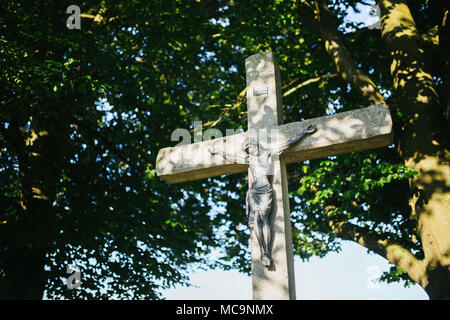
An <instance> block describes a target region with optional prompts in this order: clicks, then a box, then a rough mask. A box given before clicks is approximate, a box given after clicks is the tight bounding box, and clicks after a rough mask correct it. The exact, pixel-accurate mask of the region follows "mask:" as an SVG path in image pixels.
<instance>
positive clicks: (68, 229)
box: [0, 0, 450, 299]
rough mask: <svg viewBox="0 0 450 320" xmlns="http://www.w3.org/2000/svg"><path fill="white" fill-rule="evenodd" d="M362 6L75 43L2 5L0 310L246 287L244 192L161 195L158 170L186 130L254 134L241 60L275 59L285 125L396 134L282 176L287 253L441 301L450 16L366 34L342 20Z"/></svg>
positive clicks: (247, 9)
mask: <svg viewBox="0 0 450 320" xmlns="http://www.w3.org/2000/svg"><path fill="white" fill-rule="evenodd" d="M361 4H365V1H345V0H333V1H325V0H316V1H314V0H311V1H309V0H297V1H275V2H273V3H270V2H267V1H263V0H254V1H251V2H244V1H242V2H240V1H219V0H217V1H208V2H207V3H206V2H205V1H198V2H197V1H195V2H194V1H165V2H164V1H151V2H148V1H133V2H126V3H120V2H119V1H101V2H100V3H95V2H90V1H84V2H82V3H80V4H79V6H80V8H81V12H82V14H81V17H82V19H81V29H80V30H77V29H73V30H69V29H68V28H66V26H65V20H66V19H67V17H68V14H67V13H66V8H67V6H68V5H69V4H67V6H65V5H62V4H60V3H59V2H58V3H57V2H52V1H43V2H40V3H39V5H38V4H28V3H26V4H16V3H14V2H12V1H6V2H4V3H3V4H2V5H1V9H2V12H6V14H5V15H4V16H2V17H1V18H0V42H1V47H0V63H1V64H2V68H1V69H0V70H1V77H0V81H1V83H0V88H1V89H0V90H1V99H0V103H1V108H0V121H1V125H0V145H1V146H0V148H1V149H0V150H1V154H0V158H1V171H0V181H1V184H2V186H3V188H2V193H1V197H0V201H1V208H2V211H1V213H0V223H1V224H0V243H1V247H0V274H1V275H2V277H1V278H0V296H1V297H2V298H29V299H39V298H41V297H42V295H43V292H44V290H45V292H46V295H47V296H48V297H58V296H63V297H67V298H107V297H110V296H114V297H117V298H123V297H133V298H158V297H159V294H158V288H161V287H168V286H171V285H173V284H175V283H186V280H187V278H186V275H185V272H184V271H185V270H186V269H187V268H188V267H189V266H190V265H192V264H198V265H201V266H204V267H220V268H224V269H229V268H238V269H240V270H241V271H243V272H249V267H250V262H249V261H250V260H249V258H248V257H249V252H248V248H247V246H248V232H243V231H239V230H237V229H236V226H238V225H239V224H242V223H244V221H245V213H244V212H245V211H244V208H243V206H244V200H243V199H244V198H245V197H244V195H245V191H246V188H247V186H246V182H245V176H244V175H236V176H231V177H221V178H218V179H208V180H205V181H200V182H192V183H184V184H180V185H171V186H169V185H167V184H166V183H164V182H163V181H161V180H160V179H159V178H158V177H156V175H155V170H154V164H155V157H156V154H157V152H158V150H159V149H160V148H162V147H165V146H169V145H173V144H174V142H172V141H170V137H171V133H172V132H173V131H174V130H175V129H177V128H191V129H192V124H193V122H194V121H199V120H200V121H203V125H204V127H207V128H209V127H215V128H217V129H219V130H221V131H223V132H225V129H227V128H233V129H237V128H243V129H245V124H246V120H245V114H246V103H245V94H244V93H245V91H244V89H245V78H244V74H245V71H244V65H243V62H244V58H245V57H247V56H249V55H251V54H254V53H257V52H260V51H263V50H271V51H273V52H275V54H276V55H277V59H278V62H279V64H280V69H281V73H282V83H283V103H284V105H285V114H284V118H285V121H286V122H288V121H299V120H301V119H306V118H312V117H315V116H323V115H324V114H327V113H334V112H341V111H346V110H350V109H355V108H358V107H363V106H367V105H368V104H370V103H387V104H388V105H389V108H390V110H391V114H392V116H393V118H394V126H395V134H394V139H395V141H394V145H393V146H391V147H389V148H383V149H380V150H376V151H370V152H360V153H354V154H348V155H342V156H337V157H330V158H328V159H321V160H313V161H307V162H304V163H303V164H296V165H291V166H290V167H288V169H289V175H290V179H289V182H290V190H295V192H293V194H292V198H291V208H293V211H294V212H293V215H292V222H293V226H294V228H293V232H294V249H295V253H296V254H297V255H299V256H300V257H301V258H302V259H308V258H309V257H311V256H312V255H318V256H324V255H326V254H327V253H328V252H330V251H339V250H340V243H341V240H342V239H344V240H351V241H356V242H357V243H359V244H360V245H363V246H365V247H366V248H367V249H368V250H370V251H373V252H375V253H377V254H379V255H381V256H383V257H385V258H386V259H387V260H389V261H390V262H391V263H392V268H391V271H390V272H388V273H385V274H384V275H383V277H382V278H383V279H384V280H385V281H401V280H402V281H406V282H405V283H406V284H410V283H417V284H419V285H421V286H422V287H423V288H424V290H425V291H426V292H427V293H428V295H429V296H430V298H432V299H444V298H445V299H448V298H450V269H449V268H450V262H449V256H450V237H449V236H448V234H449V231H450V230H449V221H450V211H449V209H448V207H449V206H448V201H449V188H448V187H449V183H450V181H449V180H450V179H449V176H450V174H449V164H448V151H447V150H448V144H447V143H448V142H447V140H446V138H447V135H448V131H447V130H448V129H447V126H448V117H449V116H448V114H449V107H448V106H449V102H448V92H449V90H448V83H449V82H448V75H449V74H450V73H449V72H448V71H449V63H448V55H446V54H445V53H446V52H448V45H449V41H448V22H447V21H448V20H447V17H448V8H447V7H445V5H443V4H441V3H440V2H439V1H414V2H413V1H380V2H379V4H378V5H379V6H380V8H381V30H376V29H374V30H369V29H367V28H361V27H359V26H358V25H357V24H355V23H352V22H349V21H347V20H345V19H344V18H345V16H346V14H347V12H348V10H350V8H353V9H355V10H358V8H359V6H360V5H361ZM446 50H447V51H446ZM212 203H215V204H216V205H217V206H219V207H223V209H222V210H220V209H219V210H212V208H213V207H212ZM219 227H220V230H221V232H220V233H218V232H217V230H218V229H219ZM213 248H222V250H223V255H222V256H221V257H219V258H218V259H217V260H216V261H211V260H210V259H208V256H207V253H208V252H209V251H210V250H211V249H213ZM72 263H77V264H80V265H81V271H82V284H81V289H80V290H67V287H66V286H65V282H64V281H65V279H66V278H67V276H68V275H67V274H65V272H66V269H67V267H68V266H69V265H70V264H72ZM102 288H103V289H102ZM101 289H102V290H101Z"/></svg>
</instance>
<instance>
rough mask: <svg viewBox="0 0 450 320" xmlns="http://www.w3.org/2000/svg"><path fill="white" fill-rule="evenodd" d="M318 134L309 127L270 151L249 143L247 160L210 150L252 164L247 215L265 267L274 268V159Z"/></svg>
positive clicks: (246, 148)
mask: <svg viewBox="0 0 450 320" xmlns="http://www.w3.org/2000/svg"><path fill="white" fill-rule="evenodd" d="M315 131H316V126H315V125H313V124H311V125H309V126H308V127H307V128H306V129H305V130H304V131H303V132H302V133H300V134H298V135H296V136H294V137H293V138H291V139H289V140H288V141H286V142H285V143H283V144H280V145H279V146H277V147H276V148H273V149H268V148H266V147H264V146H262V145H261V144H260V143H259V142H258V141H257V140H256V139H254V138H251V137H249V138H247V139H245V142H244V146H243V150H244V152H245V153H246V157H245V158H244V157H241V156H239V155H235V154H230V153H227V152H224V151H222V150H217V149H216V148H215V146H213V147H211V148H209V152H210V154H211V155H215V154H218V155H221V156H222V157H223V158H225V159H226V160H227V161H230V162H233V163H240V164H248V166H249V168H250V172H251V175H252V178H253V180H252V184H251V186H249V190H248V192H247V197H246V213H247V218H248V225H249V227H250V230H252V231H254V232H255V234H256V238H257V239H258V242H259V247H260V249H261V263H262V264H263V265H264V266H266V267H268V268H269V267H270V266H271V265H272V263H273V261H272V257H271V248H270V241H271V228H270V222H269V215H270V212H271V209H272V199H273V190H272V186H271V183H270V181H269V176H270V173H271V167H272V156H273V155H279V156H280V155H281V154H282V153H283V152H284V151H286V150H287V149H289V148H290V147H291V146H293V145H294V144H296V143H297V142H298V141H300V139H302V138H303V137H304V136H305V135H306V134H311V133H314V132H315Z"/></svg>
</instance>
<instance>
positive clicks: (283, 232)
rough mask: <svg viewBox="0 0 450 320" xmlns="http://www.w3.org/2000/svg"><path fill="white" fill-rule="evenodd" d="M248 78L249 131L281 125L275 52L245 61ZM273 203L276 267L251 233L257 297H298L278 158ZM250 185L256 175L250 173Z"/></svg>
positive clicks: (285, 187)
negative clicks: (266, 263) (268, 262)
mask: <svg viewBox="0 0 450 320" xmlns="http://www.w3.org/2000/svg"><path fill="white" fill-rule="evenodd" d="M245 69H246V79H247V111H248V130H249V131H256V132H258V131H262V130H265V131H266V132H268V131H270V130H273V129H276V128H278V126H279V125H281V124H282V118H281V108H282V99H281V79H280V70H279V67H278V64H277V62H276V60H275V57H274V55H273V54H272V52H263V53H259V54H255V55H253V56H250V57H248V58H247V59H246V60H245ZM272 170H273V171H272V173H273V181H272V188H273V204H272V211H271V213H270V224H271V230H272V235H271V246H270V247H271V252H272V259H273V266H272V268H266V267H264V266H263V265H262V264H261V262H260V261H259V256H260V253H259V251H260V248H259V245H258V241H257V239H256V236H255V233H254V232H252V233H251V240H250V247H251V254H252V285H253V299H254V300H289V299H290V300H295V298H296V297H295V277H294V257H293V247H292V227H291V220H290V209H289V191H288V183H287V174H286V164H285V162H284V161H283V159H281V158H277V159H274V161H273V167H272ZM248 176H249V185H251V183H252V181H251V177H252V175H251V174H250V172H249V175H248Z"/></svg>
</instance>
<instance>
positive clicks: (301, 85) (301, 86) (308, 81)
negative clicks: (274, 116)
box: [283, 73, 338, 97]
mask: <svg viewBox="0 0 450 320" xmlns="http://www.w3.org/2000/svg"><path fill="white" fill-rule="evenodd" d="M337 76H338V74H337V73H333V74H326V75H322V76H319V77H316V78H311V79H308V80H306V81H303V82H302V83H300V84H298V85H296V86H295V87H293V88H291V89H289V90H288V91H286V92H285V93H283V97H287V96H288V95H290V94H291V93H293V92H295V91H297V90H298V89H300V88H303V87H304V86H307V85H308V84H311V83H314V82H318V81H320V80H323V79H330V78H334V77H337Z"/></svg>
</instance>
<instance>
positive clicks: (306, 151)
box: [156, 52, 392, 300]
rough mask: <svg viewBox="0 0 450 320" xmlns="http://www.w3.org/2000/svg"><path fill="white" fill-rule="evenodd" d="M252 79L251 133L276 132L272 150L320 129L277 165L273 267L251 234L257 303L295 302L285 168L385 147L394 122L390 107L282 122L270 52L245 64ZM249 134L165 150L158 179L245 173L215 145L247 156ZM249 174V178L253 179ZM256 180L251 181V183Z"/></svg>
mask: <svg viewBox="0 0 450 320" xmlns="http://www.w3.org/2000/svg"><path fill="white" fill-rule="evenodd" d="M245 68H246V75H247V108H248V129H249V131H251V130H260V129H265V130H275V131H276V133H277V134H276V136H277V138H276V139H268V140H267V141H266V142H265V143H266V144H267V145H268V147H271V146H275V144H279V143H286V141H288V140H289V139H292V138H293V137H295V136H297V135H299V134H300V133H301V132H303V131H304V130H305V128H307V127H308V126H309V125H311V124H313V125H315V127H316V128H317V131H316V132H315V133H314V134H311V135H307V136H305V137H304V138H303V139H302V140H301V142H300V143H297V144H296V145H294V146H293V147H292V148H290V149H289V150H287V151H286V154H284V155H283V156H281V157H280V158H277V159H275V160H274V161H273V163H272V164H273V167H272V174H273V179H272V189H273V203H272V209H271V210H272V211H271V213H270V218H269V219H270V225H271V231H272V236H271V244H270V247H271V253H272V259H273V267H271V268H267V267H264V265H262V264H261V262H260V259H259V258H260V253H259V252H260V248H259V245H258V241H257V240H256V238H255V235H254V233H255V232H251V240H250V247H251V254H252V284H253V299H255V300H269V299H274V300H275V299H283V300H287V299H295V298H296V297H295V279H294V259H293V245H292V230H291V221H290V209H289V191H288V183H287V174H286V164H287V163H292V162H298V161H303V160H308V159H316V158H322V157H327V156H330V155H338V154H344V153H349V152H353V151H359V150H367V149H373V148H379V147H384V146H387V145H390V144H391V143H392V120H391V116H390V113H389V111H388V109H387V107H386V106H385V105H372V106H369V107H366V108H363V109H356V110H353V111H347V112H342V113H338V114H334V115H329V116H324V117H320V118H314V119H308V120H305V121H302V122H293V123H288V124H284V125H283V124H282V101H281V96H282V93H281V80H280V71H279V68H278V64H277V62H276V61H275V58H274V55H273V54H272V53H271V52H264V53H259V54H256V55H253V56H251V57H249V58H247V59H246V60H245ZM245 138H246V134H245V133H237V134H233V135H228V136H225V137H219V138H216V139H212V140H207V141H201V142H197V143H193V144H184V145H179V146H176V147H169V148H164V149H161V150H160V151H159V153H158V156H157V161H156V170H157V174H158V176H160V177H161V178H163V179H164V180H165V181H167V182H168V183H179V182H185V181H192V180H197V179H202V178H208V177H214V176H220V175H224V174H234V173H240V172H245V171H247V170H248V165H246V164H242V163H233V162H230V161H227V160H226V159H224V158H223V157H220V156H211V154H210V150H211V147H213V146H214V147H217V148H220V149H222V150H226V152H227V153H229V154H236V155H240V156H241V157H245V153H244V151H243V150H242V146H243V143H244V141H245ZM250 176H251V175H250V174H249V180H250ZM250 183H251V181H249V185H250Z"/></svg>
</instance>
